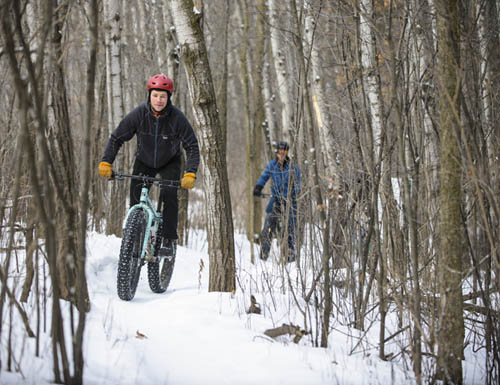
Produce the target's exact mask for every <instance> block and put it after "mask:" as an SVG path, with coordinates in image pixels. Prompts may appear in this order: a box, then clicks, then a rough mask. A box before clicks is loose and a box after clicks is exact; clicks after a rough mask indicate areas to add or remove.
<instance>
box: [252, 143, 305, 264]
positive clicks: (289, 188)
mask: <svg viewBox="0 0 500 385" xmlns="http://www.w3.org/2000/svg"><path fill="white" fill-rule="evenodd" d="M275 148H276V159H273V160H271V161H270V162H269V163H268V164H267V166H266V168H265V169H264V171H263V172H262V175H261V176H260V178H259V180H258V181H257V184H256V185H255V188H254V191H253V195H254V196H261V195H262V189H263V188H264V186H265V184H266V182H267V181H268V180H269V178H271V181H272V186H271V199H269V203H268V205H267V207H266V220H265V222H264V227H263V229H262V235H261V249H260V258H261V259H263V260H266V259H267V258H268V257H269V250H270V248H271V240H272V234H273V233H275V232H276V227H277V225H278V219H279V218H280V216H283V218H286V217H287V216H288V249H289V254H288V262H292V261H294V260H295V258H296V250H295V225H296V221H297V195H298V194H299V193H300V183H301V173H300V169H299V167H298V166H297V165H296V164H294V163H292V162H291V161H290V158H289V157H288V150H289V148H290V146H289V145H288V143H287V142H284V141H281V142H278V143H277V144H276V146H275ZM289 198H290V199H289ZM286 208H289V211H288V215H286V214H287V213H286ZM283 230H284V229H283Z"/></svg>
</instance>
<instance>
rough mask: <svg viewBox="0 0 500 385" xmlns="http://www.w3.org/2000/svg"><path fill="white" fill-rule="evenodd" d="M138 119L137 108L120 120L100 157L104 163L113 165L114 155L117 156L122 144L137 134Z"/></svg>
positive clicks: (138, 112)
mask: <svg viewBox="0 0 500 385" xmlns="http://www.w3.org/2000/svg"><path fill="white" fill-rule="evenodd" d="M139 119H140V111H139V107H137V108H135V109H134V110H132V111H131V112H130V113H129V114H127V116H125V117H124V118H123V119H122V121H121V122H120V124H118V127H116V129H115V130H114V131H113V133H112V134H111V136H110V138H109V140H108V144H107V145H106V149H105V150H104V156H103V157H102V160H103V161H104V162H108V163H113V162H114V161H115V158H116V154H118V151H119V150H120V148H121V146H122V145H123V143H125V142H127V141H129V140H130V139H132V138H133V137H134V135H135V133H136V132H137V126H138V124H139Z"/></svg>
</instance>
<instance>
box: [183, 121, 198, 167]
mask: <svg viewBox="0 0 500 385" xmlns="http://www.w3.org/2000/svg"><path fill="white" fill-rule="evenodd" d="M181 122H182V123H181V124H180V126H181V132H180V138H181V142H182V147H183V148H184V150H185V151H186V158H187V159H186V170H185V172H194V173H196V172H197V171H198V166H199V164H200V148H199V146H198V139H197V138H196V134H195V133H194V130H193V127H192V126H191V124H190V123H189V121H188V120H187V118H186V117H185V116H182V117H181Z"/></svg>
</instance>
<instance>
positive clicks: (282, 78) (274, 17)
mask: <svg viewBox="0 0 500 385" xmlns="http://www.w3.org/2000/svg"><path fill="white" fill-rule="evenodd" d="M277 3H278V2H277V1H276V0H269V14H270V24H271V25H270V32H271V33H270V35H271V47H272V52H273V54H272V57H273V59H274V68H275V70H276V79H277V85H278V95H279V100H280V101H281V127H282V133H283V135H284V138H283V139H285V140H288V141H289V140H290V138H289V132H290V130H291V123H292V106H291V101H290V87H289V81H290V80H289V75H290V74H289V73H288V68H287V61H286V59H285V57H286V56H285V52H284V49H285V47H286V46H287V45H286V44H283V43H282V42H281V41H280V38H279V35H280V33H279V31H278V29H277V26H279V25H280V17H279V13H278V7H277ZM280 4H281V6H284V7H286V2H280Z"/></svg>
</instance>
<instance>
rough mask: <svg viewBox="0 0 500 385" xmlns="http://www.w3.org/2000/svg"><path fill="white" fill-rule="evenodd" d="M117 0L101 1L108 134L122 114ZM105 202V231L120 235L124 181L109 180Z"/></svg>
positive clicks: (117, 162)
mask: <svg viewBox="0 0 500 385" xmlns="http://www.w3.org/2000/svg"><path fill="white" fill-rule="evenodd" d="M121 9H122V8H121V0H110V1H106V2H104V14H105V20H106V23H107V29H106V35H105V36H106V72H107V96H108V131H109V133H110V134H111V132H113V130H114V129H115V128H116V127H117V126H118V123H119V122H120V120H121V119H122V118H123V114H124V111H123V98H122V86H121V76H122V73H121ZM125 151H126V150H125V149H124V150H122V152H121V153H120V154H118V156H117V157H116V160H115V167H114V168H115V169H117V168H118V169H119V168H121V167H123V166H124V164H123V163H124V162H123V159H124V152H125ZM110 190H111V192H110V195H109V196H108V199H109V203H108V205H107V207H108V209H109V210H108V212H107V218H108V220H107V221H106V234H108V235H109V234H115V235H117V236H120V235H121V227H122V220H123V217H124V214H125V205H124V202H126V196H127V195H126V191H127V190H126V184H125V183H113V184H110Z"/></svg>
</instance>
